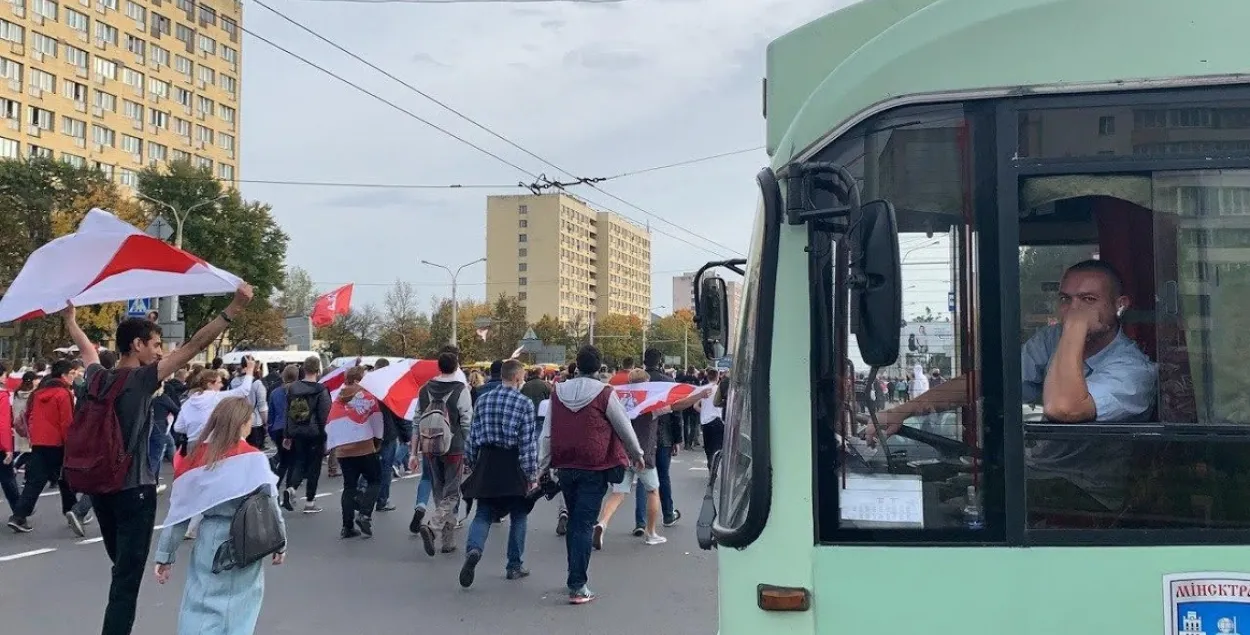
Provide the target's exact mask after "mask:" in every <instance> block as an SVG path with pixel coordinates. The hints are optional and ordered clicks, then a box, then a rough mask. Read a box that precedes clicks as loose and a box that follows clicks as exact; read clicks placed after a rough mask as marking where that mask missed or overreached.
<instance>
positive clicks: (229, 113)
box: [217, 104, 234, 123]
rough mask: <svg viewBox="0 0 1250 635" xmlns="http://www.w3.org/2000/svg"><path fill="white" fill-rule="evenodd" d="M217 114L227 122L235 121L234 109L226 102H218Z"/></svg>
mask: <svg viewBox="0 0 1250 635" xmlns="http://www.w3.org/2000/svg"><path fill="white" fill-rule="evenodd" d="M217 116H218V117H220V118H221V120H222V121H224V122H226V123H234V109H233V108H231V107H230V106H226V105H224V104H217Z"/></svg>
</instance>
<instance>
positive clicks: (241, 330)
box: [230, 299, 286, 350]
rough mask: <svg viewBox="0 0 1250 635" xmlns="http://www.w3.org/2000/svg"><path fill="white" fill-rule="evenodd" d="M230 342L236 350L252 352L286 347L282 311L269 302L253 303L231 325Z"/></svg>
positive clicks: (258, 301)
mask: <svg viewBox="0 0 1250 635" xmlns="http://www.w3.org/2000/svg"><path fill="white" fill-rule="evenodd" d="M230 340H231V341H232V342H234V345H235V347H236V348H244V349H252V350H259V349H269V348H281V347H283V346H286V323H285V321H284V320H283V315H282V310H281V309H279V308H278V307H275V306H272V305H270V304H269V302H268V301H267V300H263V299H259V300H256V301H255V302H252V303H251V304H249V305H248V306H247V308H246V309H244V310H243V312H242V313H240V314H239V317H237V318H235V320H234V324H232V325H230Z"/></svg>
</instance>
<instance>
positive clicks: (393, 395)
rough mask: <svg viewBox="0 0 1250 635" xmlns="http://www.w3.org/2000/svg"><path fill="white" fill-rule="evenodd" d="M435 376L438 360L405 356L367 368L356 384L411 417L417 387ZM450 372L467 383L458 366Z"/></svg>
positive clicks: (400, 413)
mask: <svg viewBox="0 0 1250 635" xmlns="http://www.w3.org/2000/svg"><path fill="white" fill-rule="evenodd" d="M438 376H439V372H438V362H436V361H434V360H432V359H405V360H402V361H399V362H395V363H394V364H391V365H390V366H387V367H386V368H379V369H377V370H373V371H370V372H369V373H368V374H366V375H365V378H364V379H363V380H361V382H360V386H361V387H362V388H364V389H365V390H368V391H369V392H371V393H373V394H374V395H376V396H377V397H378V399H380V400H382V403H383V404H386V407H387V408H390V410H391V412H393V413H395V414H397V415H399V416H401V417H403V418H405V419H412V418H413V415H414V410H413V409H414V407H415V406H416V403H417V396H418V395H419V394H420V393H421V387H422V386H424V385H425V382H427V381H430V380H431V379H434V378H435V377H438ZM454 376H455V378H456V381H459V382H462V383H464V384H465V385H466V386H467V385H468V383H469V382H468V379H466V378H465V376H464V372H463V371H461V370H460V369H456V372H455V373H454Z"/></svg>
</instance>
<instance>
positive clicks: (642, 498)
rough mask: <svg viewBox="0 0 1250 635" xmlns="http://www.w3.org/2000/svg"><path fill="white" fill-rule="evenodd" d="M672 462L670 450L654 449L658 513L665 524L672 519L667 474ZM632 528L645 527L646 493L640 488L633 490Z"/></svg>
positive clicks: (671, 483) (671, 495)
mask: <svg viewBox="0 0 1250 635" xmlns="http://www.w3.org/2000/svg"><path fill="white" fill-rule="evenodd" d="M672 461H673V455H672V450H671V449H670V448H666V447H663V446H661V447H659V448H657V449H656V451H655V471H656V473H658V474H659V475H660V511H661V512H662V514H661V515H662V516H663V517H664V518H663V520H664V521H665V522H667V521H670V520H672V519H673V479H672V478H670V477H669V472H668V468H669V467H671V466H672ZM634 526H635V527H646V526H647V492H646V491H645V488H642V487H635V488H634Z"/></svg>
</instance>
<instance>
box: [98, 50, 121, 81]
mask: <svg viewBox="0 0 1250 635" xmlns="http://www.w3.org/2000/svg"><path fill="white" fill-rule="evenodd" d="M95 74H96V75H98V76H100V77H102V78H104V79H117V63H116V62H113V61H112V60H106V59H104V58H103V57H100V56H99V55H97V56H96V57H95Z"/></svg>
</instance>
